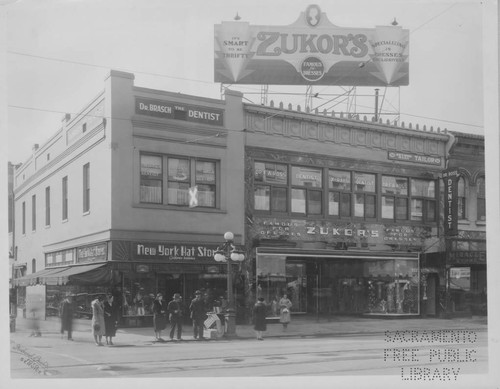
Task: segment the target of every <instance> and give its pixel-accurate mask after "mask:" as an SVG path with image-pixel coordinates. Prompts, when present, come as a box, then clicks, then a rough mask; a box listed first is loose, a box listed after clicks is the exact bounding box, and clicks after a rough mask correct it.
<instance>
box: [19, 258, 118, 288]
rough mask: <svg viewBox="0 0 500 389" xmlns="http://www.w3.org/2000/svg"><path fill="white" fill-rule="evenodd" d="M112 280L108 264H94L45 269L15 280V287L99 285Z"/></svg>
mask: <svg viewBox="0 0 500 389" xmlns="http://www.w3.org/2000/svg"><path fill="white" fill-rule="evenodd" d="M110 280H111V272H110V271H109V269H108V268H107V266H106V263H93V264H88V265H81V266H70V267H60V268H54V269H52V268H50V269H44V270H42V271H39V272H37V273H33V274H29V275H27V276H24V277H21V278H17V279H15V280H14V285H16V286H28V285H36V284H42V285H65V284H67V283H69V282H71V283H79V284H99V283H105V282H108V281H110Z"/></svg>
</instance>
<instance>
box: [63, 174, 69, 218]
mask: <svg viewBox="0 0 500 389" xmlns="http://www.w3.org/2000/svg"><path fill="white" fill-rule="evenodd" d="M62 220H68V176H65V177H63V179H62Z"/></svg>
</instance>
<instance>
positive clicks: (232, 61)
mask: <svg viewBox="0 0 500 389" xmlns="http://www.w3.org/2000/svg"><path fill="white" fill-rule="evenodd" d="M408 45H409V31H408V30H404V29H402V28H401V27H399V26H396V25H391V26H377V27H375V28H344V27H338V26H335V25H334V24H332V23H331V22H330V21H329V20H328V18H327V16H326V14H325V13H324V12H321V10H320V8H319V7H318V6H317V5H315V4H313V5H310V6H309V7H307V9H306V10H305V11H304V12H302V13H301V14H300V16H299V18H298V20H297V21H296V22H295V23H293V24H291V25H288V26H251V25H250V24H249V23H247V22H241V21H231V22H222V24H218V25H215V59H214V72H215V81H216V82H223V83H230V84H281V85H314V84H316V85H354V86H401V85H408V83H409V74H408V73H409V64H408V54H409V47H408Z"/></svg>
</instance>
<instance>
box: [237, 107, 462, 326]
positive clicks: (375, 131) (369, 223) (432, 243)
mask: <svg viewBox="0 0 500 389" xmlns="http://www.w3.org/2000/svg"><path fill="white" fill-rule="evenodd" d="M244 110H245V125H246V127H245V128H246V134H247V138H246V165H245V168H246V174H245V179H246V188H247V191H246V195H247V201H246V214H247V229H246V234H247V238H246V240H247V242H248V246H249V247H248V248H249V250H250V251H251V252H252V258H253V259H254V260H255V273H254V274H252V277H251V279H252V280H253V282H254V284H253V289H254V291H255V294H256V295H258V296H263V297H264V298H265V299H266V301H269V302H270V303H271V304H270V311H269V312H268V315H269V316H276V315H277V313H278V310H277V303H278V301H279V299H280V297H281V296H282V295H283V294H287V296H288V297H289V298H290V299H291V300H292V303H293V310H294V311H295V312H296V313H309V314H317V315H332V314H350V315H352V314H364V315H383V316H390V315H394V316H400V315H401V316H404V315H420V314H421V312H420V301H421V293H422V291H421V282H420V263H419V261H420V254H421V253H423V252H425V251H426V250H428V248H429V247H431V251H432V250H435V251H437V250H438V247H439V245H437V243H439V239H440V223H441V221H440V211H439V206H438V204H439V198H440V193H439V177H440V174H441V171H442V170H443V169H444V167H445V163H446V157H447V152H448V150H449V147H450V145H451V142H452V140H453V137H452V136H451V135H450V134H448V133H445V132H441V131H440V130H438V131H433V129H430V130H429V131H426V129H425V128H424V129H423V130H419V129H418V128H417V129H411V126H410V128H405V126H404V123H402V124H401V125H400V126H392V125H388V124H383V123H381V122H373V121H372V122H369V121H367V120H366V118H364V120H363V119H362V120H358V119H346V118H343V117H332V116H331V115H329V114H327V113H323V114H318V112H314V113H312V112H297V111H291V110H290V109H289V110H286V109H283V107H282V105H280V107H279V108H274V107H261V106H250V105H245V108H244Z"/></svg>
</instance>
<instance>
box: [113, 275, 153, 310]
mask: <svg viewBox="0 0 500 389" xmlns="http://www.w3.org/2000/svg"><path fill="white" fill-rule="evenodd" d="M121 289H122V290H121V293H122V298H121V300H122V312H123V316H124V317H126V316H150V315H152V314H153V310H152V304H153V301H154V299H155V292H156V282H155V279H154V278H149V277H147V276H142V275H139V274H138V275H137V276H135V275H134V276H126V275H125V276H124V277H123V284H122V288H121Z"/></svg>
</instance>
